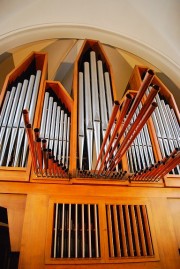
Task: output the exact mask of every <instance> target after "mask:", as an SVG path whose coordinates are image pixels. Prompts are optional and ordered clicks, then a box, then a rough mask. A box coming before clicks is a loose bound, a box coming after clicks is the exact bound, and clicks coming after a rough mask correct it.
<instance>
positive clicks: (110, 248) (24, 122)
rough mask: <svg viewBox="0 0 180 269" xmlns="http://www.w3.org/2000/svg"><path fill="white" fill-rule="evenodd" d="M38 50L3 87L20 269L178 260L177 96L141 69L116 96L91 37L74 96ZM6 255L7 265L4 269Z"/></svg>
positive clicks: (13, 239) (0, 149) (2, 155)
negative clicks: (52, 75)
mask: <svg viewBox="0 0 180 269" xmlns="http://www.w3.org/2000/svg"><path fill="white" fill-rule="evenodd" d="M47 64H48V55H47V53H42V52H32V53H31V54H30V55H29V56H28V57H27V58H26V59H24V60H23V62H22V63H21V64H20V65H19V66H17V67H16V68H15V69H13V70H12V71H11V72H10V73H9V74H8V75H7V77H6V79H5V82H4V85H3V88H2V91H1V96H0V106H1V110H0V128H1V129H0V165H1V166H0V190H1V191H0V206H2V207H5V208H7V214H8V227H9V237H10V245H11V248H10V250H9V253H14V252H16V253H19V254H17V256H18V255H19V263H18V265H17V266H18V267H16V268H20V269H21V268H22V269H23V268H26V269H30V268H38V269H39V268H72V267H73V268H87V267H92V268H95V267H97V268H103V267H105V268H124V267H125V268H144V267H147V268H179V266H180V256H179V253H180V233H179V228H178V223H179V219H180V191H179V187H180V166H179V163H180V162H179V161H180V153H179V147H180V127H179V120H180V117H179V110H178V107H177V105H176V102H175V100H174V97H173V95H172V93H171V91H170V89H168V88H167V87H166V86H165V85H164V84H163V83H162V81H161V80H160V79H159V78H158V77H157V75H156V73H155V71H154V70H152V69H150V68H148V67H144V66H135V68H134V70H133V71H132V74H131V77H130V78H129V82H128V85H127V87H126V89H125V90H124V95H123V97H122V98H118V97H117V96H118V94H117V91H118V90H117V89H116V86H115V79H114V75H113V65H112V64H111V63H110V61H109V59H108V57H107V55H106V53H105V51H104V48H103V46H102V44H101V43H100V42H99V41H95V40H85V41H84V43H83V44H82V47H81V49H80V51H79V54H78V55H77V57H76V60H75V62H74V66H73V81H72V82H73V83H72V94H69V93H68V92H67V91H66V88H65V87H64V86H63V84H62V83H60V82H59V81H55V80H49V79H47V72H48V71H47V70H48V68H47ZM8 259H9V260H10V259H11V258H10V255H9V256H7V260H6V261H5V262H4V264H3V266H4V267H3V269H5V268H8V267H7V266H6V265H7V264H8Z"/></svg>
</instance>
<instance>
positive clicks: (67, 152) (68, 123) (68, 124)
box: [66, 117, 70, 168]
mask: <svg viewBox="0 0 180 269" xmlns="http://www.w3.org/2000/svg"><path fill="white" fill-rule="evenodd" d="M69 141H70V117H68V121H67V142H66V168H68V166H69Z"/></svg>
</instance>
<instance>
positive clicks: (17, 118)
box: [13, 79, 29, 128]
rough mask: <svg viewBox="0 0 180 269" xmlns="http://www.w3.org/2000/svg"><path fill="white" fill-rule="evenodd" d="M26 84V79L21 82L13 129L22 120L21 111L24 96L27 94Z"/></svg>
mask: <svg viewBox="0 0 180 269" xmlns="http://www.w3.org/2000/svg"><path fill="white" fill-rule="evenodd" d="M28 83H29V81H28V80H27V79H25V80H24V81H23V85H22V89H21V93H20V98H19V100H18V105H17V110H16V114H15V118H14V122H13V127H16V128H17V127H18V126H19V123H20V119H21V118H22V109H23V104H24V100H25V96H26V94H27V87H28Z"/></svg>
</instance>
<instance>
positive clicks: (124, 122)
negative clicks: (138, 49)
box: [94, 70, 180, 180]
mask: <svg viewBox="0 0 180 269" xmlns="http://www.w3.org/2000/svg"><path fill="white" fill-rule="evenodd" d="M153 76H154V74H153V72H152V70H148V71H147V73H146V75H145V78H144V80H143V82H142V84H141V86H140V89H139V91H138V93H137V95H136V96H135V98H134V99H133V97H132V96H131V95H130V94H127V95H126V97H125V100H124V103H123V106H122V108H121V111H120V113H119V105H118V103H117V102H115V105H114V108H113V112H112V115H111V118H110V121H109V124H108V127H107V131H106V134H105V137H104V140H103V142H102V145H101V150H100V154H99V157H98V159H97V163H96V166H95V170H94V173H95V175H102V176H105V177H109V176H111V175H112V174H113V171H114V169H115V168H116V166H117V165H118V164H119V163H120V162H121V160H122V158H123V155H124V154H125V153H127V152H128V154H129V152H130V150H132V149H133V147H134V148H135V152H134V156H131V157H132V159H130V158H129V163H131V165H132V164H133V163H135V162H136V165H139V168H140V170H138V169H137V170H136V171H135V177H134V175H133V176H132V177H129V179H136V180H140V179H141V180H142V179H144V178H147V179H149V178H150V177H149V176H151V175H152V174H153V176H154V173H156V177H155V179H157V178H160V177H161V178H162V177H163V176H164V175H166V174H167V173H169V172H170V171H171V170H172V169H173V168H174V167H175V166H176V165H177V164H179V161H180V158H179V157H180V156H179V153H177V152H178V149H175V147H172V148H171V151H169V152H168V155H166V159H167V160H165V159H163V160H162V163H163V164H164V162H165V163H166V165H165V166H164V165H163V169H159V164H155V163H154V162H155V160H154V155H153V151H152V144H151V140H150V137H149V135H148V129H147V125H146V122H147V120H148V119H149V117H150V116H151V115H152V113H153V112H154V111H155V112H156V109H157V107H158V105H157V103H159V102H158V92H159V91H160V88H159V87H158V86H157V85H151V84H150V83H151V81H152V78H153ZM149 85H150V86H149ZM148 87H149V88H148ZM147 88H148V91H147ZM143 96H146V99H145V101H144V103H142V102H141V100H142V98H143ZM132 99H133V100H132ZM154 100H157V103H156V102H154ZM158 111H159V109H158ZM155 112H154V113H155ZM143 129H144V130H143ZM143 131H144V133H145V135H146V141H149V142H148V143H149V146H146V145H145V147H142V148H141V151H139V152H138V151H137V149H138V148H137V147H138V146H139V147H140V146H142V141H143V140H142V141H141V140H140V139H141V137H143V136H141V135H142V134H143ZM144 138H145V137H144ZM137 143H138V145H137ZM130 147H131V148H130ZM144 149H146V150H147V149H148V151H147V153H146V151H145V150H144ZM143 150H144V153H146V154H145V155H144V159H143ZM137 153H140V154H139V155H136V156H135V154H137ZM174 154H175V155H174ZM133 157H134V158H133ZM171 158H173V160H171ZM148 161H149V162H148ZM142 165H144V166H142ZM146 165H147V166H146ZM137 167H138V166H137ZM153 167H155V170H154V169H153ZM156 167H158V172H160V173H157V170H156ZM148 169H150V170H154V171H153V173H152V174H151V173H150V172H149V170H148ZM155 171H156V172H155ZM139 172H140V177H139ZM147 172H148V173H147ZM137 173H138V175H137ZM147 175H148V177H146V176H147Z"/></svg>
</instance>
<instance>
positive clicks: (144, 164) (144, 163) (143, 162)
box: [139, 145, 146, 169]
mask: <svg viewBox="0 0 180 269" xmlns="http://www.w3.org/2000/svg"><path fill="white" fill-rule="evenodd" d="M139 151H140V152H141V160H142V166H143V169H145V168H146V161H145V156H144V148H143V146H142V145H139Z"/></svg>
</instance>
